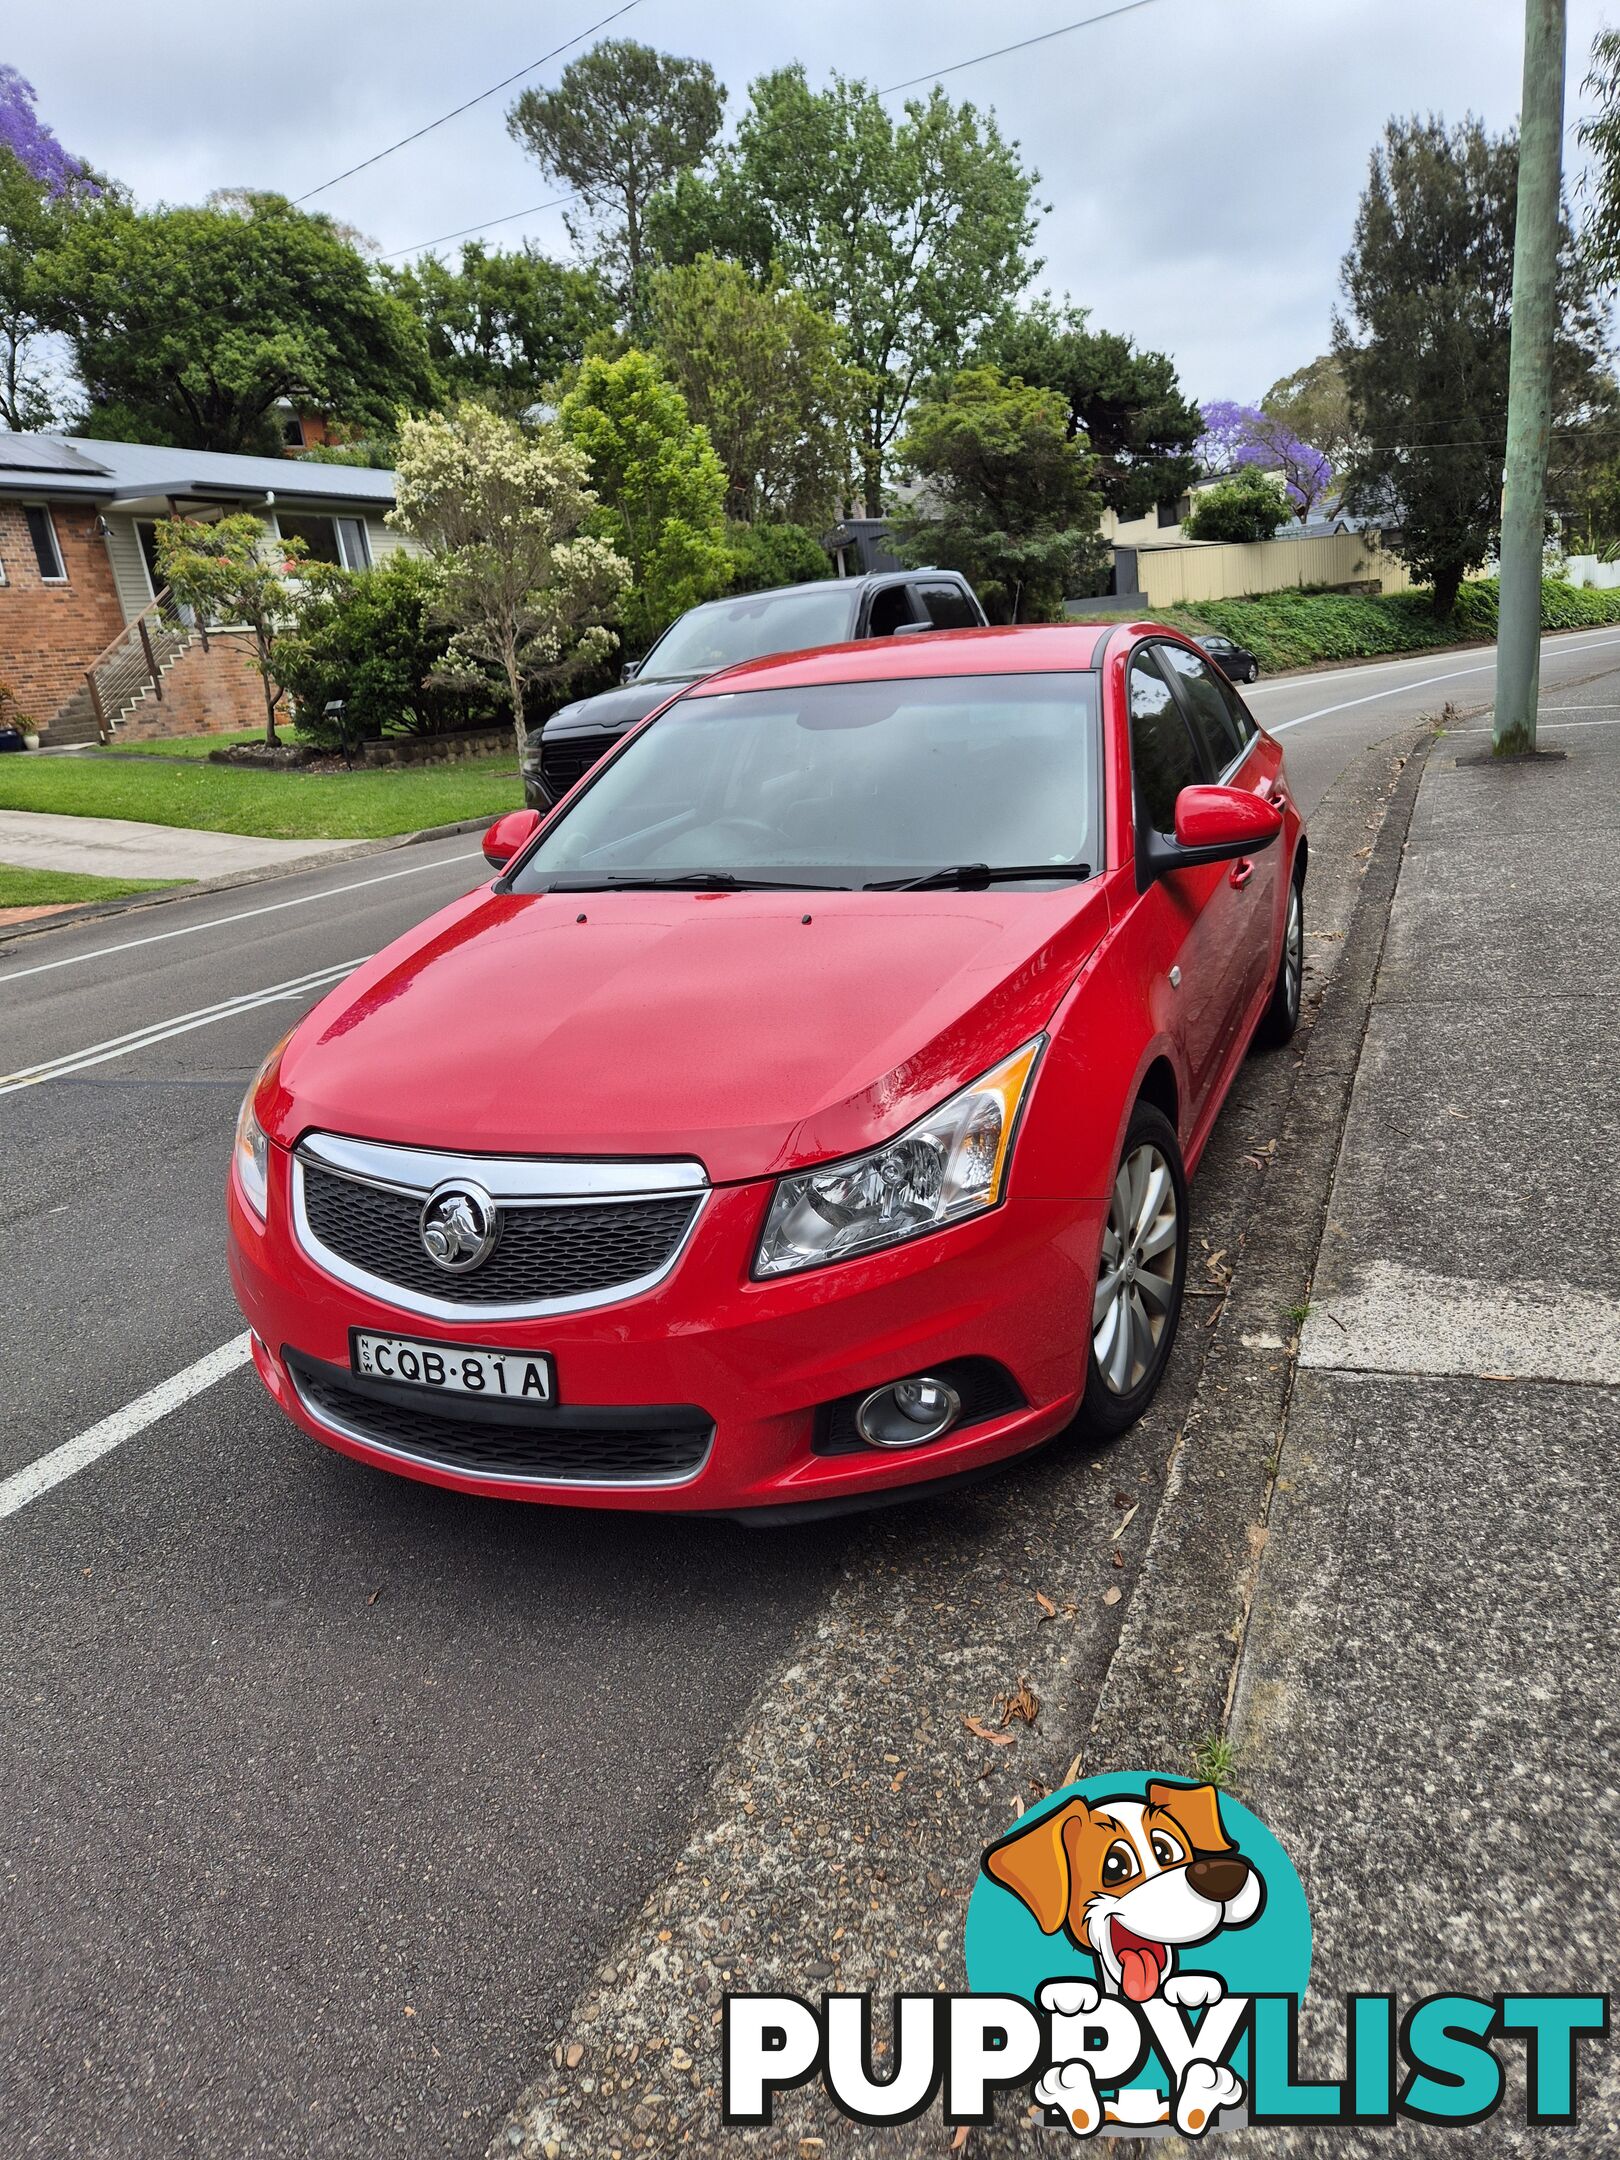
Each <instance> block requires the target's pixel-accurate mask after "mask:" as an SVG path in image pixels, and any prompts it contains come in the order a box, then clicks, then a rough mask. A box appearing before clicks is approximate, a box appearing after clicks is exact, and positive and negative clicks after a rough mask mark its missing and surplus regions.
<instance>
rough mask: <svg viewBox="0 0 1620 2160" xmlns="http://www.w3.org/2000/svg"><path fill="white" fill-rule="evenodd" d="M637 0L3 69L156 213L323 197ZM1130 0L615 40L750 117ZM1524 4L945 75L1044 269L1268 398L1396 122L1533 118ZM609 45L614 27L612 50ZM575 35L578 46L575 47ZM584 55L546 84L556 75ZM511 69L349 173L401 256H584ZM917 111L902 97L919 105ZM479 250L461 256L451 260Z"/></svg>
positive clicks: (227, 28) (391, 1)
mask: <svg viewBox="0 0 1620 2160" xmlns="http://www.w3.org/2000/svg"><path fill="white" fill-rule="evenodd" d="M614 4H615V0H566V4H565V0H545V4H542V5H536V4H534V0H528V4H521V5H520V4H518V0H462V4H461V5H459V6H456V7H446V6H445V5H444V4H443V0H279V5H278V6H276V7H274V8H260V7H253V8H248V7H244V6H241V5H232V4H230V0H225V4H221V0H162V5H156V4H153V0H136V4H134V5H131V4H130V0H57V4H55V5H35V6H33V7H29V8H26V9H25V8H21V7H13V8H11V9H8V10H7V14H8V17H9V20H8V21H7V22H6V24H5V26H4V30H3V31H0V60H9V61H10V62H12V64H13V65H15V66H17V67H18V68H20V70H21V71H22V73H23V74H24V75H25V76H27V77H28V78H29V79H30V80H31V81H32V82H33V84H34V86H35V88H36V90H37V91H38V93H39V109H40V113H41V115H42V117H43V118H45V119H46V120H48V121H49V122H50V123H51V124H52V125H53V126H54V127H55V129H56V131H57V133H58V135H59V136H60V137H61V139H62V141H63V143H64V144H65V145H66V147H67V148H68V149H69V150H71V151H74V152H76V153H78V154H79V155H81V156H84V157H87V158H89V159H90V160H91V161H92V162H93V163H95V164H96V165H98V166H101V167H102V168H104V169H105V170H107V171H109V172H111V173H114V174H116V175H117V176H118V177H119V178H120V179H122V180H123V181H125V182H126V183H127V184H128V185H129V186H130V187H132V188H133V189H134V191H135V193H136V195H137V197H138V198H139V200H140V201H141V202H143V203H153V202H156V201H159V200H164V201H169V202H192V201H197V200H200V199H201V198H202V197H203V196H204V195H205V194H207V193H208V192H209V190H210V189H213V188H217V187H231V186H250V187H256V188H278V189H281V190H283V191H284V192H285V193H287V194H288V195H292V196H298V195H301V194H302V193H303V192H304V191H305V190H306V189H311V188H315V187H317V186H318V185H319V184H320V183H321V182H322V181H324V180H327V179H329V178H331V176H332V175H333V174H335V173H337V172H339V171H341V170H342V169H343V168H344V167H345V166H348V165H351V164H353V163H355V162H356V161H357V160H358V159H360V158H363V157H366V156H368V155H369V154H370V153H371V152H373V151H375V150H378V149H380V148H381V147H382V146H383V145H384V144H386V143H388V142H391V141H393V140H395V139H396V138H398V137H399V136H401V135H404V134H406V133H407V132H408V131H409V130H411V129H412V128H415V127H419V126H421V125H423V124H424V123H425V122H427V121H430V120H432V119H433V118H435V117H436V116H437V115H438V114H440V113H442V112H444V111H445V110H446V109H447V108H449V107H450V106H452V105H455V104H457V103H459V102H460V101H461V100H462V99H464V98H469V97H472V96H474V95H475V94H476V93H477V92H479V91H480V90H483V89H486V88H487V87H488V86H489V85H490V84H492V83H494V82H496V81H498V80H499V79H500V78H501V77H502V76H504V75H510V74H512V73H513V72H514V71H516V70H517V69H520V68H522V67H524V66H525V65H526V64H527V63H529V62H531V61H533V60H535V59H537V58H538V57H539V56H540V55H541V54H542V53H544V52H545V51H546V50H547V49H548V48H549V47H551V46H554V45H557V44H560V43H561V42H562V41H563V40H565V39H568V38H570V37H575V36H577V35H578V34H579V33H580V32H581V31H584V30H587V29H588V28H589V27H590V25H591V24H592V23H593V22H594V21H596V20H597V19H598V17H599V16H601V15H604V14H606V13H607V11H608V9H609V8H610V7H611V6H612V5H614ZM1112 4H1117V0H1023V4H1021V5H1018V6H1013V7H1001V8H987V7H985V6H984V5H983V4H982V0H972V4H970V0H933V4H932V5H931V6H929V7H926V8H925V7H919V6H904V7H901V6H895V5H892V4H891V5H888V6H884V5H882V4H877V5H874V4H873V0H815V4H813V5H811V6H808V7H806V6H804V5H797V6H793V7H787V6H783V5H781V4H780V0H778V4H774V5H773V4H772V0H753V4H749V5H739V4H737V0H635V4H634V5H633V6H632V7H631V8H630V9H629V11H628V12H627V13H626V14H625V15H624V16H623V17H622V19H621V20H620V21H619V22H618V23H616V24H614V25H613V26H612V29H611V30H610V31H609V32H608V33H606V34H609V35H626V36H634V37H637V38H640V39H643V40H645V41H646V42H647V43H649V44H654V45H658V46H660V47H663V48H664V49H666V50H670V51H674V52H680V53H689V54H694V55H697V56H699V57H701V58H703V59H706V60H708V61H709V62H710V63H711V64H712V65H713V67H714V68H715V70H716V72H717V74H718V75H719V76H720V79H721V80H722V82H724V83H725V84H726V85H727V87H728V89H729V91H730V108H731V111H732V112H733V114H735V112H736V111H737V110H738V109H740V107H741V106H742V104H743V103H744V101H745V97H746V91H747V86H748V83H749V82H750V80H751V79H752V78H753V77H754V76H755V75H757V74H759V73H760V72H761V71H763V70H764V69H766V68H769V67H774V66H778V65H780V64H782V63H783V62H786V61H789V60H795V59H797V60H802V61H803V62H804V63H805V65H806V67H807V68H808V69H809V71H810V75H811V79H812V81H816V80H819V79H821V78H822V77H824V76H825V74H826V73H827V72H828V70H830V69H831V68H833V67H839V68H842V69H843V70H844V71H846V72H852V73H859V74H862V75H864V76H865V77H866V78H867V79H868V80H869V81H875V82H876V83H878V84H879V85H884V84H888V83H892V82H898V81H902V80H905V79H907V78H909V77H912V76H915V75H920V74H923V73H924V72H926V71H931V70H933V69H936V68H937V69H943V68H947V67H949V66H950V65H951V64H952V63H954V62H956V61H959V60H964V59H968V58H970V57H971V56H972V55H974V54H976V53H980V52H983V51H984V50H985V49H986V48H987V47H988V46H992V45H996V44H1000V43H1004V42H1006V41H1009V40H1011V39H1013V38H1021V37H1029V36H1033V35H1035V34H1037V33H1039V32H1041V31H1044V30H1049V29H1053V28H1055V27H1057V26H1058V25H1059V24H1062V23H1066V22H1070V21H1072V20H1074V19H1075V18H1076V17H1078V16H1079V15H1081V14H1083V13H1086V12H1092V13H1097V12H1100V11H1101V10H1102V9H1103V8H1104V7H1106V6H1108V5H1112ZM1569 14H1570V69H1569V74H1570V83H1569V118H1570V121H1571V133H1570V137H1569V158H1570V161H1571V162H1572V163H1573V161H1575V159H1576V158H1577V155H1578V153H1577V150H1576V145H1575V142H1574V134H1573V124H1574V121H1575V119H1576V118H1577V117H1578V115H1579V113H1580V112H1581V111H1582V110H1583V109H1585V107H1584V99H1583V94H1582V91H1581V78H1582V76H1583V75H1584V74H1585V72H1586V67H1587V59H1588V55H1589V53H1590V50H1591V44H1592V38H1593V36H1594V34H1595V32H1596V30H1597V29H1598V27H1599V24H1600V22H1601V21H1602V20H1603V19H1604V17H1605V15H1607V17H1608V19H1609V20H1611V21H1620V0H1608V5H1607V7H1606V8H1605V6H1604V5H1603V0H1570V9H1569ZM1522 26H1523V9H1522V6H1521V5H1520V0H1150V4H1147V5H1143V6H1140V7H1138V8H1136V9H1134V10H1133V11H1132V12H1129V13H1126V14H1122V15H1120V16H1118V17H1117V18H1116V19H1115V20H1113V21H1105V22H1100V23H1098V24H1097V25H1096V26H1095V27H1093V28H1089V29H1080V30H1076V31H1074V32H1073V33H1072V34H1070V35H1068V36H1065V37H1061V38H1058V39H1055V40H1053V41H1051V42H1049V43H1046V44H1044V45H1039V46H1036V47H1034V48H1033V49H1032V50H1030V51H1026V52H1019V53H1011V54H1008V55H1007V56H1005V57H1004V58H1001V59H997V60H991V61H988V62H986V63H985V64H984V65H983V66H978V67H973V68H970V69H967V70H965V71H964V72H962V73H960V74H955V75H951V76H949V77H947V79H946V80H947V87H948V88H949V89H950V91H951V92H952V94H953V95H954V96H956V97H958V98H962V97H971V98H972V99H973V100H974V101H975V102H976V103H979V104H981V105H985V104H988V105H992V106H994V108H995V110H996V113H997V115H998V116H999V118H1000V121H1001V124H1002V126H1003V128H1004V130H1005V131H1006V132H1007V133H1008V134H1010V135H1012V136H1014V137H1016V138H1017V140H1018V141H1019V142H1020V143H1021V144H1022V146H1023V150H1024V154H1025V156H1026V158H1027V159H1028V160H1029V161H1030V162H1031V163H1033V164H1034V165H1036V166H1037V167H1038V168H1039V170H1040V173H1041V195H1042V199H1043V200H1044V201H1046V202H1049V203H1050V204H1051V210H1050V213H1049V214H1048V215H1047V217H1046V218H1045V219H1044V221H1043V224H1042V228H1041V234H1040V242H1039V246H1040V252H1041V254H1042V255H1043V256H1044V257H1045V268H1044V269H1043V271H1042V272H1041V276H1040V279H1039V281H1038V282H1039V284H1041V285H1045V286H1049V287H1050V288H1052V289H1053V290H1054V291H1056V292H1059V293H1062V292H1067V293H1069V294H1070V295H1072V296H1073V298H1074V299H1075V300H1077V301H1079V302H1080V303H1082V304H1083V305H1084V306H1086V307H1088V308H1089V309H1090V310H1091V311H1092V315H1093V320H1094V321H1095V322H1096V323H1097V324H1098V325H1100V326H1102V327H1106V328H1109V329H1114V330H1122V331H1125V332H1128V333H1129V334H1130V335H1131V336H1133V337H1135V338H1136V339H1137V341H1138V342H1139V343H1140V344H1143V345H1148V346H1155V347H1159V348H1162V349H1164V350H1167V351H1169V352H1170V353H1172V354H1173V355H1174V357H1175V359H1176V362H1177V365H1178V367H1179V368H1180V371H1181V376H1182V381H1183V383H1184V385H1185V386H1186V387H1187V389H1188V390H1189V391H1191V393H1192V394H1193V395H1194V396H1196V397H1199V398H1212V397H1235V398H1243V399H1248V398H1253V397H1257V396H1258V395H1259V394H1260V393H1261V392H1263V391H1264V390H1265V389H1266V387H1267V386H1268V385H1269V384H1270V383H1271V382H1272V381H1274V380H1275V379H1276V378H1277V377H1278V376H1279V375H1282V374H1285V373H1287V372H1288V371H1289V370H1290V369H1292V368H1295V367H1298V366H1300V365H1302V364H1303V363H1304V362H1305V361H1307V360H1309V359H1310V358H1312V356H1313V355H1314V354H1316V353H1318V352H1320V351H1322V350H1323V349H1324V347H1325V345H1326V343H1327V340H1328V333H1329V320H1330V316H1331V312H1332V308H1333V303H1334V299H1335V295H1336V290H1337V284H1338V271H1339V262H1340V258H1341V257H1342V255H1343V253H1344V249H1345V246H1346V244H1347V242H1348V239H1349V235H1350V227H1351V222H1352V219H1353V217H1354V214H1355V206H1356V200H1357V197H1358V195H1359V193H1360V191H1361V187H1362V185H1363V182H1364V179H1365V175H1366V165H1367V155H1368V152H1369V150H1370V148H1371V146H1372V144H1373V142H1374V140H1375V139H1376V137H1377V134H1378V131H1379V129H1380V127H1381V125H1382V123H1383V121H1384V119H1385V118H1386V116H1387V115H1389V114H1390V113H1392V112H1401V113H1409V112H1414V111H1416V112H1430V111H1433V112H1438V113H1442V114H1444V116H1445V117H1446V118H1447V119H1448V120H1454V119H1460V118H1461V117H1462V116H1463V114H1464V113H1466V112H1469V111H1473V112H1476V113H1478V114H1480V115H1481V116H1482V117H1483V118H1484V120H1485V121H1486V122H1487V124H1488V125H1489V126H1491V127H1492V128H1493V129H1499V128H1503V127H1506V126H1508V125H1510V124H1511V123H1513V122H1514V121H1515V120H1516V118H1517V113H1518V104H1519V71H1520V50H1521V48H1520V39H1521V36H1522ZM586 42H590V41H589V40H587V41H586ZM576 49H579V48H576ZM566 61H567V56H566V55H565V56H563V57H562V58H559V59H557V60H554V61H552V62H550V63H549V64H548V65H547V66H545V67H543V68H541V69H540V70H538V71H537V72H536V73H534V74H532V75H529V76H526V77H525V78H524V80H525V81H526V82H535V83H548V82H555V81H556V79H557V76H558V75H559V73H560V72H561V70H562V68H563V67H564V66H565V65H566ZM521 87H523V85H522V84H521V83H520V84H515V85H514V86H513V87H512V88H511V89H510V90H506V91H503V92H502V93H501V94H500V95H499V96H497V97H494V98H490V99H487V100H486V101H485V102H484V103H482V104H481V105H477V106H475V107H474V108H473V109H472V111H470V112H467V113H464V114H462V115H461V116H460V117H459V118H458V119H455V120H452V121H450V122H449V123H448V124H447V125H446V126H444V127H442V128H439V129H438V130H436V131H435V132H434V133H433V134H431V135H429V136H428V137H426V139H425V140H424V141H422V142H419V143H415V144H412V145H411V146H410V147H408V148H407V149H404V150H401V151H399V152H397V153H396V154H395V155H394V156H392V157H389V158H386V159H384V160H383V161H382V162H381V163H380V164H378V165H376V166H373V167H372V168H371V169H370V170H369V171H367V172H364V173H360V174H358V175H356V176H355V177H354V178H353V179H351V180H346V181H344V182H343V183H342V185H341V186H338V187H334V188H330V189H328V190H326V191H325V192H324V193H322V194H320V195H318V196H317V197H316V198H315V202H314V204H312V207H320V208H323V209H328V210H330V211H331V212H332V213H333V214H334V215H335V216H338V217H342V218H344V219H347V220H348V221H350V222H351V223H353V224H355V225H357V226H358V227H360V228H361V230H363V231H364V232H366V233H368V234H369V235H371V236H372V238H374V239H375V241H376V242H377V244H378V246H379V247H380V248H381V249H383V250H384V251H388V252H392V251H394V250H402V249H408V248H410V249H414V248H416V247H417V246H419V245H420V244H421V243H423V242H426V241H431V240H435V239H437V237H438V236H439V235H440V234H447V233H454V232H456V231H458V230H459V229H460V228H462V227H466V226H472V227H485V226H487V227H488V228H489V232H488V237H489V238H490V239H491V240H492V241H499V242H500V243H501V244H503V245H515V244H517V242H518V241H519V240H520V239H522V238H524V237H527V238H530V239H532V240H534V241H535V242H536V243H537V244H538V245H540V246H541V247H544V248H547V249H550V250H552V251H554V252H557V253H565V252H567V249H568V241H567V236H566V234H565V233H564V230H563V226H562V219H561V214H560V213H559V212H557V211H555V210H552V211H548V212H545V213H543V214H540V215H536V216H530V217H521V218H515V219H512V220H511V221H510V222H505V223H500V224H496V223H495V222H494V221H495V220H497V219H504V218H507V216H508V214H509V213H511V212H514V211H524V210H526V209H527V208H528V206H530V205H532V204H537V203H540V202H542V201H543V200H544V199H545V197H546V196H547V195H549V194H551V193H553V192H555V190H554V188H553V186H552V185H551V184H550V183H548V182H547V181H546V180H545V178H544V177H543V176H542V175H541V174H540V173H539V171H538V170H537V169H536V167H535V166H534V165H533V163H532V162H531V161H530V160H529V159H528V158H527V157H525V156H524V155H523V153H522V152H521V151H520V150H519V149H518V148H517V146H516V145H515V144H514V143H513V142H512V141H511V140H510V139H509V138H508V136H507V134H506V128H505V118H504V115H505V109H506V107H507V105H508V104H509V103H510V101H511V99H512V98H513V97H514V96H515V95H516V93H517V90H518V89H519V88H521ZM895 102H896V103H897V104H898V103H900V102H902V101H900V100H896V101H895ZM440 252H441V253H449V254H453V253H454V249H453V248H449V249H441V251H440Z"/></svg>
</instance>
